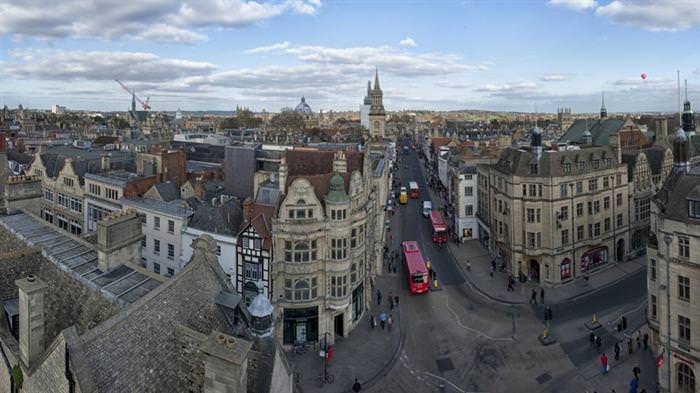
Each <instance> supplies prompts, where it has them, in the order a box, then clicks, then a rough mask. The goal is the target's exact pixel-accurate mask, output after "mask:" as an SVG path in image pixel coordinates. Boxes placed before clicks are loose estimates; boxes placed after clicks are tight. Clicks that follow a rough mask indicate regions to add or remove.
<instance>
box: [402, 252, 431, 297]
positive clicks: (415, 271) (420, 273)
mask: <svg viewBox="0 0 700 393" xmlns="http://www.w3.org/2000/svg"><path fill="white" fill-rule="evenodd" d="M401 248H402V251H403V259H404V261H405V262H406V268H408V288H409V289H410V290H411V293H424V292H428V289H430V283H429V281H430V280H429V279H428V268H427V267H426V266H425V261H424V260H423V254H421V252H420V248H419V247H418V242H416V241H405V242H403V243H401Z"/></svg>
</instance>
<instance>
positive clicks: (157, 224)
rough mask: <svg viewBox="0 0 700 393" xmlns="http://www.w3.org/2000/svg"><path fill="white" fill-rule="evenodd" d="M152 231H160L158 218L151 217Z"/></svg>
mask: <svg viewBox="0 0 700 393" xmlns="http://www.w3.org/2000/svg"><path fill="white" fill-rule="evenodd" d="M153 229H155V230H156V231H159V230H160V217H157V216H153Z"/></svg>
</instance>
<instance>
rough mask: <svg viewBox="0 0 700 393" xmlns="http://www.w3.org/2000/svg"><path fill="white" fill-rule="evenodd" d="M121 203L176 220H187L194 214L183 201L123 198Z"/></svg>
mask: <svg viewBox="0 0 700 393" xmlns="http://www.w3.org/2000/svg"><path fill="white" fill-rule="evenodd" d="M121 201H122V203H123V204H124V206H129V207H134V208H136V209H141V210H148V211H151V212H156V213H161V214H164V215H167V216H171V217H175V218H186V217H189V216H191V215H192V214H193V213H194V212H193V211H192V209H190V208H189V207H188V206H187V202H185V201H183V200H182V199H175V200H173V201H170V202H166V201H162V200H160V199H150V198H139V197H131V198H122V199H121Z"/></svg>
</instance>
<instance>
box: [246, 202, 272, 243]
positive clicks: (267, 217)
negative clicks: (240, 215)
mask: <svg viewBox="0 0 700 393" xmlns="http://www.w3.org/2000/svg"><path fill="white" fill-rule="evenodd" d="M276 212H277V207H276V206H270V205H263V204H258V203H253V204H252V205H251V206H250V213H249V214H250V218H249V220H248V221H243V223H242V224H241V229H240V231H238V233H239V234H240V233H241V232H243V231H245V230H246V229H247V228H248V227H249V226H252V227H253V228H254V229H255V232H257V233H258V235H259V236H260V237H261V238H262V239H263V242H262V247H263V248H264V249H266V250H269V249H270V248H272V218H273V217H274V216H275V213H276Z"/></svg>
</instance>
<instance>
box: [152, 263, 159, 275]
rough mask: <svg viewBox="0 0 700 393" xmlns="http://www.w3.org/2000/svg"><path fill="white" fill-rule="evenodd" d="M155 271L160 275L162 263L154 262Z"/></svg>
mask: <svg viewBox="0 0 700 393" xmlns="http://www.w3.org/2000/svg"><path fill="white" fill-rule="evenodd" d="M153 271H154V272H156V273H158V274H160V263H156V262H153Z"/></svg>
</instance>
